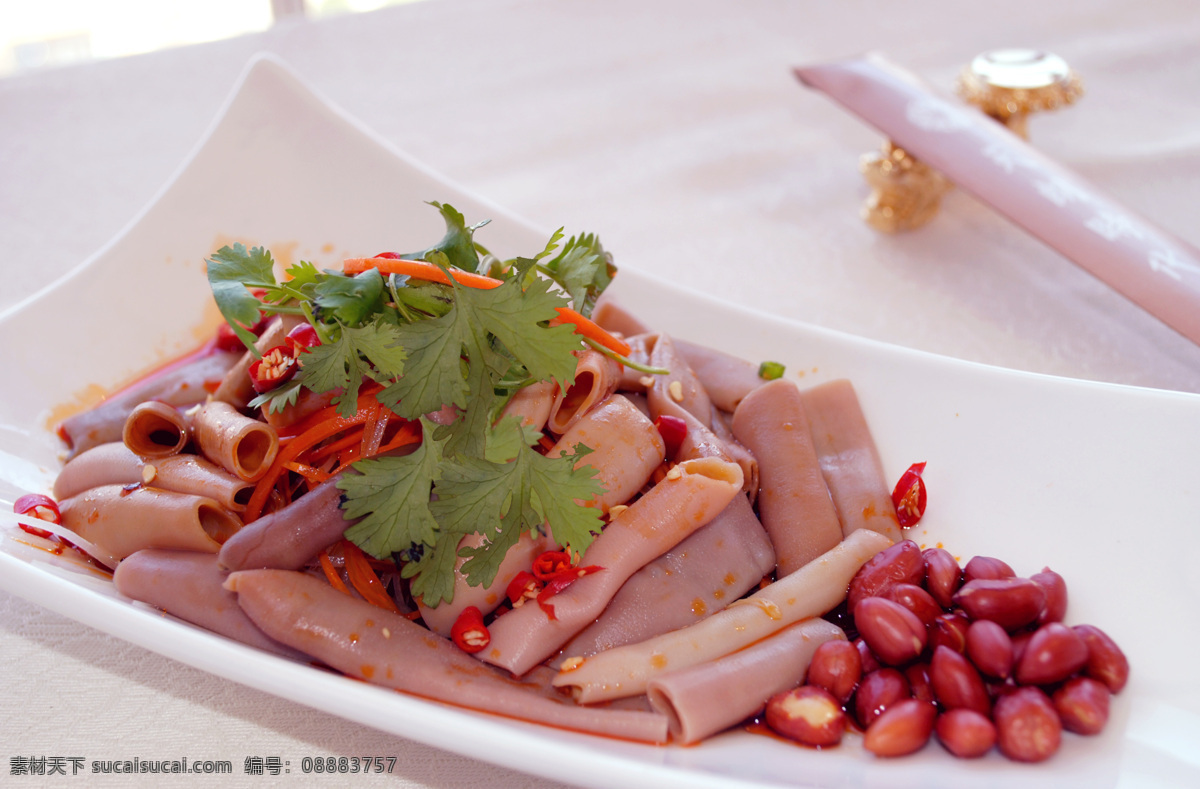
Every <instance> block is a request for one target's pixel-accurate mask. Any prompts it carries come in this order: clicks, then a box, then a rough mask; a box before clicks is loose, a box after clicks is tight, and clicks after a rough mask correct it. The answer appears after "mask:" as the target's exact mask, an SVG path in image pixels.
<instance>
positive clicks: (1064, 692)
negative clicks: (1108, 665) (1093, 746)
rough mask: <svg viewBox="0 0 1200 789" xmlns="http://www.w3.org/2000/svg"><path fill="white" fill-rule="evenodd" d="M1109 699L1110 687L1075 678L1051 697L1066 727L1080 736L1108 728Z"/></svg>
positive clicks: (1083, 678) (1082, 678) (1093, 681)
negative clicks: (1105, 725) (1106, 726)
mask: <svg viewBox="0 0 1200 789" xmlns="http://www.w3.org/2000/svg"><path fill="white" fill-rule="evenodd" d="M1108 699H1109V692H1108V687H1107V686H1105V685H1104V683H1103V682H1100V681H1098V680H1094V679H1092V678H1091V677H1072V678H1071V679H1069V680H1067V681H1066V682H1064V683H1063V684H1062V687H1060V688H1059V689H1058V690H1056V691H1054V695H1053V696H1052V697H1051V701H1053V702H1054V709H1055V711H1056V712H1058V717H1059V719H1060V720H1061V721H1062V725H1063V728H1064V729H1066V730H1067V731H1073V732H1075V733H1076V734H1099V733H1100V732H1101V731H1102V730H1103V729H1104V724H1106V723H1108Z"/></svg>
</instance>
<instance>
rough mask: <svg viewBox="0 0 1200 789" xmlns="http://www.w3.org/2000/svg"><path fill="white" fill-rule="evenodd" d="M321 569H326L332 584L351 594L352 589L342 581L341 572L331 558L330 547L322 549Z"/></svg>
mask: <svg viewBox="0 0 1200 789" xmlns="http://www.w3.org/2000/svg"><path fill="white" fill-rule="evenodd" d="M321 569H322V570H324V571H325V577H326V578H328V579H329V585H330V586H332V587H333V588H334V589H337V590H338V591H339V592H344V593H346V594H350V590H349V589H347V588H346V584H345V583H344V582H343V581H342V576H341V574H340V573H339V572H338V571H337V568H336V567H334V566H333V562H332V561H330V559H329V550H328V549H326V550H324V551H321Z"/></svg>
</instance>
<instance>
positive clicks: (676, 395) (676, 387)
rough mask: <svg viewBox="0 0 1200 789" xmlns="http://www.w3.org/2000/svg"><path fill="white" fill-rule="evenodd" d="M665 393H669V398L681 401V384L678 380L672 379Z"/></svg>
mask: <svg viewBox="0 0 1200 789" xmlns="http://www.w3.org/2000/svg"><path fill="white" fill-rule="evenodd" d="M667 393H668V394H669V395H671V399H672V400H674V401H675V402H677V403H682V402H683V384H682V383H680V382H679V381H672V382H671V383H670V385H669V386H668V387H667Z"/></svg>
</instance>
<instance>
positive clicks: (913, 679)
mask: <svg viewBox="0 0 1200 789" xmlns="http://www.w3.org/2000/svg"><path fill="white" fill-rule="evenodd" d="M904 678H905V679H906V680H908V688H909V692H910V693H911V694H912V697H913V698H914V699H917V700H919V701H928V702H929V703H930V704H933V703H934V702H936V701H937V698H936V697H935V696H934V695H933V687H932V686H931V685H930V684H929V664H928V663H924V662H922V663H913V664H912V665H910V666H908V667H907V668H905V669H904Z"/></svg>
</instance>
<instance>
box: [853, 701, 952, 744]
mask: <svg viewBox="0 0 1200 789" xmlns="http://www.w3.org/2000/svg"><path fill="white" fill-rule="evenodd" d="M936 719H937V709H936V708H935V707H934V706H933V705H932V704H930V703H928V702H925V701H918V700H917V699H904V700H903V701H899V702H896V703H895V704H893V705H892V706H890V707H888V708H887V710H886V711H885V712H884V713H883V714H882V715H880V716H879V717H878V718H876V719H875V721H874V722H873V723H872V724H871V725H870V726H868V727H867V731H866V733H865V734H864V735H863V747H864V748H866V749H867V750H868V751H870V752H871V753H873V754H875V755H876V756H884V757H893V756H905V755H907V754H910V753H913V752H914V751H919V750H920V749H921V748H923V747H924V746H925V743H927V742H929V737H930V735H931V734H932V733H933V726H934V722H935V721H936Z"/></svg>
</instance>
